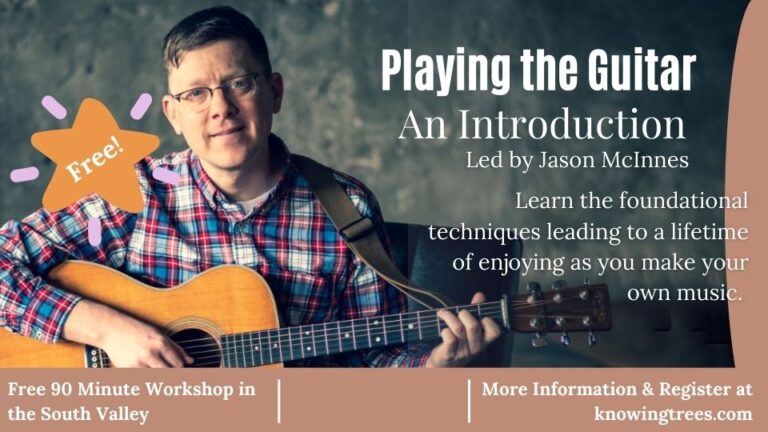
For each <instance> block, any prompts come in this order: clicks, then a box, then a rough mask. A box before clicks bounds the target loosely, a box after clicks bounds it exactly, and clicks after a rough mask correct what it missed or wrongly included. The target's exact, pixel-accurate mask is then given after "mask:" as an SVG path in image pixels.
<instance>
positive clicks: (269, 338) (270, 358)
mask: <svg viewBox="0 0 768 432" xmlns="http://www.w3.org/2000/svg"><path fill="white" fill-rule="evenodd" d="M267 343H269V346H268V347H267V349H268V350H269V363H270V364H272V363H274V362H275V358H274V356H273V354H272V335H271V334H269V331H267Z"/></svg>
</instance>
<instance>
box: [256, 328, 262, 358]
mask: <svg viewBox="0 0 768 432" xmlns="http://www.w3.org/2000/svg"><path fill="white" fill-rule="evenodd" d="M256 334H258V335H259V344H258V345H257V346H256V351H258V352H259V361H260V363H259V364H264V350H263V348H262V342H261V332H258V333H256Z"/></svg>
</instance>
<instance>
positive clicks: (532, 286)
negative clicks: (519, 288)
mask: <svg viewBox="0 0 768 432" xmlns="http://www.w3.org/2000/svg"><path fill="white" fill-rule="evenodd" d="M525 289H526V291H528V293H529V294H536V293H540V292H541V285H539V283H538V282H528V285H527V286H526V287H525Z"/></svg>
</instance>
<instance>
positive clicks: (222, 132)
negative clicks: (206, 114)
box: [211, 126, 245, 138]
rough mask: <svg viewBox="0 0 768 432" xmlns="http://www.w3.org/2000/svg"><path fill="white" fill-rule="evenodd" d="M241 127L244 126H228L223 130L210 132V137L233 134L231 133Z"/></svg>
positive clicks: (234, 132) (236, 131)
mask: <svg viewBox="0 0 768 432" xmlns="http://www.w3.org/2000/svg"><path fill="white" fill-rule="evenodd" d="M243 129H245V126H235V127H231V128H228V129H223V130H220V131H218V132H214V133H212V134H211V138H215V137H223V136H227V135H233V134H236V133H238V132H240V131H241V130H243Z"/></svg>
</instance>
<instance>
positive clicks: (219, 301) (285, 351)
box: [0, 261, 611, 368]
mask: <svg viewBox="0 0 768 432" xmlns="http://www.w3.org/2000/svg"><path fill="white" fill-rule="evenodd" d="M48 280H49V281H50V282H51V283H53V284H55V285H56V286H60V287H63V288H64V289H66V290H68V291H71V292H73V293H76V294H78V295H80V296H82V297H85V298H89V299H91V300H94V301H97V302H100V303H104V304H107V305H109V306H111V307H113V308H115V309H118V310H121V311H123V312H125V313H127V314H130V315H132V316H134V317H136V318H138V319H140V320H142V321H144V322H147V323H149V324H153V325H155V326H157V327H158V328H161V329H164V330H165V331H166V332H167V334H168V335H169V336H170V337H171V338H172V339H173V340H174V341H176V342H177V343H178V344H179V345H180V346H181V347H182V348H184V350H185V351H186V352H187V353H188V354H189V355H190V356H191V357H193V358H194V359H195V361H194V364H193V365H192V366H194V367H254V366H277V367H280V366H282V363H283V362H286V361H290V360H296V359H305V358H311V357H316V356H324V355H329V354H337V353H343V352H349V351H356V350H361V349H366V348H372V347H382V346H387V345H392V344H399V343H403V342H413V341H426V340H431V339H436V338H439V337H440V330H442V329H443V328H445V323H443V322H442V321H441V320H440V319H439V318H438V316H437V312H436V311H435V310H424V311H417V312H408V313H402V314H393V315H385V316H379V317H372V318H360V319H353V320H344V321H336V322H325V323H320V324H308V325H301V326H295V327H283V328H280V327H279V319H278V311H277V306H276V304H275V299H274V298H273V296H272V291H271V290H270V288H269V286H268V285H267V283H266V281H265V280H264V278H262V277H261V275H259V274H258V273H256V272H255V271H253V270H251V269H249V268H246V267H241V266H236V265H224V266H219V267H215V268H213V269H210V270H208V271H206V272H203V273H201V274H200V275H197V276H196V277H194V278H192V279H190V280H189V281H187V282H185V283H183V284H181V285H179V286H176V287H172V288H162V289H160V288H153V287H151V286H148V285H146V284H143V283H141V282H139V281H136V280H135V279H132V278H130V277H129V276H126V275H124V274H122V273H120V272H118V271H117V270H114V269H111V268H108V267H104V266H101V265H98V264H93V263H88V262H83V261H68V262H65V263H63V264H61V265H60V266H58V267H56V268H55V269H53V270H52V271H51V273H50V274H49V275H48ZM219 287H226V295H224V294H223V293H222V290H220V289H218V288H219ZM528 291H529V292H528V293H527V294H523V295H520V296H517V297H515V298H513V299H507V298H506V297H504V298H502V299H500V300H497V301H491V302H486V303H482V304H474V305H464V306H457V307H453V308H449V310H452V311H453V312H456V313H458V311H459V310H462V309H467V310H469V311H470V312H472V313H473V314H474V315H475V316H477V317H480V318H483V317H492V318H493V319H495V320H497V322H499V323H500V324H501V325H502V326H503V327H504V328H505V329H507V330H514V331H519V332H535V333H537V334H538V337H539V338H540V337H541V336H542V335H543V334H544V333H546V332H550V331H552V332H554V331H557V332H561V333H562V334H561V341H563V342H565V341H568V343H570V339H569V336H568V334H567V333H568V332H570V331H588V332H590V338H589V340H590V343H591V341H592V340H593V338H594V334H593V333H592V332H595V331H601V330H609V329H610V328H611V313H610V305H609V298H608V289H607V287H606V286H605V285H584V286H579V287H574V288H562V289H556V290H553V291H548V292H542V291H541V289H540V288H536V287H535V286H534V287H533V288H531V284H529V289H528ZM534 345H535V344H534ZM110 366H111V364H110V361H109V358H108V357H107V355H106V353H105V352H104V351H103V350H101V349H99V348H96V347H91V346H86V345H80V344H76V343H72V342H68V341H63V340H62V341H60V342H58V343H56V344H53V345H49V344H44V343H42V342H38V341H36V340H33V339H31V338H27V337H22V336H19V335H15V334H12V333H10V332H7V331H0V367H88V368H101V367H110Z"/></svg>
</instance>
